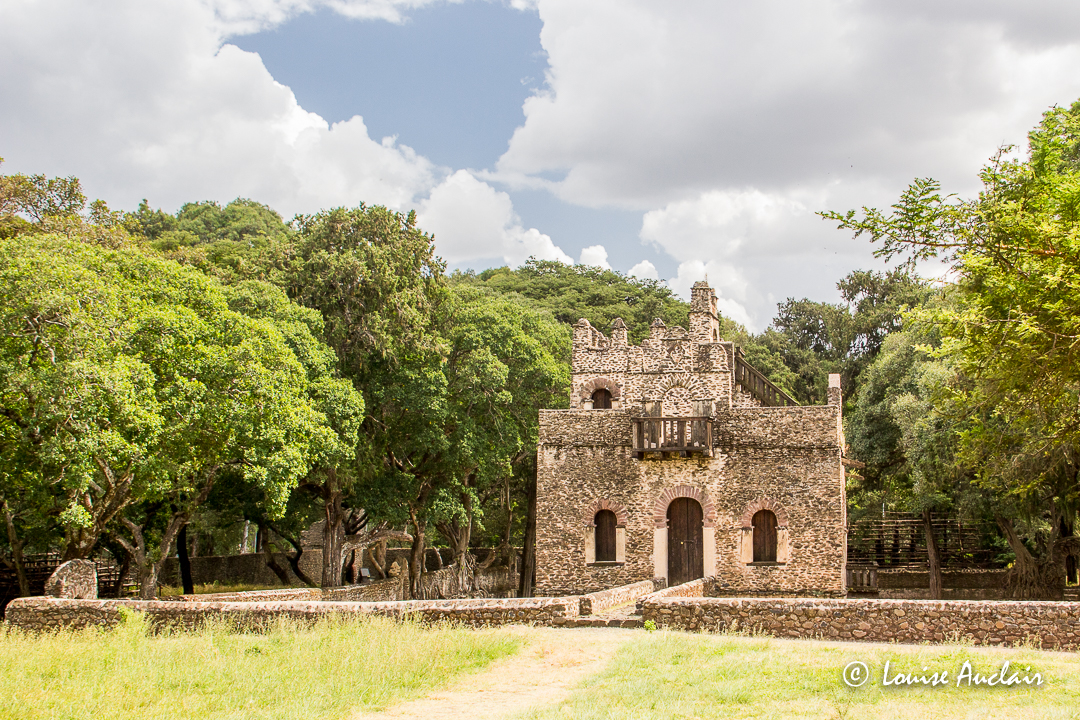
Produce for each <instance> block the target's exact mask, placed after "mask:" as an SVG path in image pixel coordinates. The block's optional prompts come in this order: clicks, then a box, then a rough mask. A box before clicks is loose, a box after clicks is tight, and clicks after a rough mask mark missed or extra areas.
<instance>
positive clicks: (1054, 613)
mask: <svg viewBox="0 0 1080 720" xmlns="http://www.w3.org/2000/svg"><path fill="white" fill-rule="evenodd" d="M687 584H690V583H687ZM677 587H682V586H677ZM672 589H674V588H672ZM642 620H643V621H648V620H652V621H653V622H655V623H656V625H657V627H665V628H671V629H674V630H707V631H713V632H718V631H724V630H736V631H749V632H763V633H765V634H768V635H774V636H776V637H792V638H806V639H825V640H830V639H832V640H861V641H867V642H901V643H923V642H950V641H957V640H962V639H967V640H970V641H972V642H974V643H975V644H976V645H1015V644H1020V643H1023V642H1026V641H1029V640H1031V641H1034V642H1035V643H1036V645H1038V646H1041V647H1043V648H1048V649H1055V650H1076V649H1078V648H1080V606H1078V605H1076V604H1073V603H1062V602H1043V601H1031V602H1001V601H998V602H980V601H974V600H952V601H949V600H945V601H930V600H863V599H858V600H813V599H778V598H772V599H758V598H671V597H667V598H664V597H655V596H650V597H648V598H645V601H644V607H643V608H642Z"/></svg>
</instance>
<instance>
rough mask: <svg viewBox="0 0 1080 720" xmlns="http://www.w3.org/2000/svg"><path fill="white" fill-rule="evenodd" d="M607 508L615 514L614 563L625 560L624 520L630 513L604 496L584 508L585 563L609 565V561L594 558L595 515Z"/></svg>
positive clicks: (627, 518)
mask: <svg viewBox="0 0 1080 720" xmlns="http://www.w3.org/2000/svg"><path fill="white" fill-rule="evenodd" d="M603 510H607V511H609V512H612V513H614V514H615V563H619V564H621V563H625V562H626V522H627V520H629V519H630V514H629V513H628V512H627V511H626V507H625V506H623V505H620V504H618V503H616V502H612V501H611V500H608V499H606V498H600V499H599V500H594V501H593V502H592V503H590V504H589V506H588V507H586V508H585V517H584V520H585V548H584V550H585V564H586V565H611V562H610V561H609V562H597V560H596V542H597V539H596V515H597V513H599V512H601V511H603Z"/></svg>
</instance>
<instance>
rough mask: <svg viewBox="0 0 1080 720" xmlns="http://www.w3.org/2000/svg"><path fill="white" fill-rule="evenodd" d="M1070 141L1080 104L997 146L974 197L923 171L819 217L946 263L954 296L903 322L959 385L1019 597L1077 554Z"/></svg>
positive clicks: (1078, 253)
mask: <svg viewBox="0 0 1080 720" xmlns="http://www.w3.org/2000/svg"><path fill="white" fill-rule="evenodd" d="M1077 148H1080V102H1078V103H1075V104H1074V105H1073V106H1072V107H1071V108H1067V109H1066V108H1053V109H1051V110H1049V111H1047V112H1046V113H1045V114H1044V115H1043V120H1042V122H1041V123H1040V125H1039V126H1038V127H1037V128H1035V129H1034V130H1033V131H1032V132H1031V133H1030V134H1029V144H1028V155H1027V157H1026V158H1018V157H1013V156H1011V155H1010V150H1011V149H1010V148H1003V149H1002V150H1001V151H999V152H998V153H997V154H996V155H995V156H994V157H993V158H992V159H991V161H990V163H989V164H988V165H987V166H986V167H985V168H984V169H983V171H982V173H981V179H982V182H983V190H982V192H981V193H980V194H979V196H978V197H977V198H975V199H971V200H963V199H959V198H957V197H956V196H953V195H942V194H941V192H940V185H939V184H938V183H937V182H936V181H933V180H929V179H922V180H916V181H915V182H914V183H913V184H912V185H911V186H910V187H909V189H908V190H907V192H905V193H904V194H903V195H902V196H901V197H900V199H899V201H898V202H897V203H896V204H895V205H894V206H893V207H892V211H891V212H890V213H883V212H881V211H878V210H875V209H868V208H864V209H863V213H862V215H861V216H859V215H858V214H857V213H856V212H855V211H849V212H847V213H845V214H839V213H825V216H826V217H828V218H831V219H834V220H837V221H839V223H840V226H841V227H844V228H848V229H851V230H853V231H854V232H855V234H856V236H858V235H860V234H868V235H869V236H870V238H871V240H872V241H874V242H879V243H881V247H880V248H879V250H878V254H879V255H882V256H885V257H888V258H904V259H906V261H907V262H908V263H909V264H910V263H914V262H916V261H921V260H926V259H929V258H939V259H942V260H944V261H945V262H947V263H948V264H949V265H950V268H951V275H952V277H954V278H955V284H956V298H957V302H956V304H955V305H952V306H946V307H928V308H924V309H922V310H921V311H919V312H917V313H914V314H913V319H915V320H916V321H917V322H921V323H925V324H927V325H930V326H933V327H935V328H937V329H938V332H940V334H941V337H942V342H941V347H940V348H939V349H938V350H937V351H936V354H937V355H938V356H940V357H943V358H948V359H949V360H950V362H951V363H953V365H954V366H955V367H956V369H957V372H958V373H960V374H961V375H962V376H963V377H965V378H967V380H968V382H967V384H966V385H965V386H963V387H960V388H958V390H957V392H956V394H955V395H954V396H953V397H952V398H950V399H949V402H950V403H951V404H952V405H953V407H954V408H955V410H954V412H955V414H956V415H957V417H958V418H961V419H963V420H964V421H965V427H964V430H963V432H962V434H961V436H960V438H961V445H960V451H961V454H962V459H963V461H964V463H965V464H966V465H967V467H969V468H971V469H972V470H974V471H975V472H977V474H978V480H979V482H980V483H981V484H982V486H983V487H985V488H986V489H988V490H990V491H992V492H994V494H995V496H996V498H997V502H998V511H999V516H998V517H999V524H1000V525H1001V527H1002V530H1003V531H1004V532H1005V533H1006V535H1007V536H1008V537H1009V538H1010V544H1011V545H1012V546H1013V550H1014V551H1015V552H1016V554H1017V571H1018V572H1017V574H1018V575H1020V576H1023V578H1022V581H1023V583H1024V584H1025V585H1026V587H1025V588H1022V589H1021V590H1019V592H1020V593H1022V594H1023V593H1031V594H1041V593H1043V592H1045V591H1046V590H1045V588H1046V583H1059V580H1058V579H1055V580H1053V581H1051V580H1050V578H1051V577H1053V578H1058V577H1059V576H1062V577H1063V574H1064V573H1063V571H1061V567H1060V566H1061V564H1062V563H1063V558H1064V556H1065V555H1067V554H1075V553H1076V551H1077V548H1076V547H1075V546H1076V542H1075V539H1071V537H1070V536H1071V535H1072V526H1073V523H1074V520H1075V515H1076V509H1077V506H1078V493H1080V453H1078V448H1080V410H1078V408H1080V398H1078V396H1080V363H1078V362H1077V361H1078V351H1080V232H1078V229H1080V224H1078V220H1080V161H1078V153H1077ZM937 406H939V407H941V405H940V404H937ZM1017 522H1020V523H1022V525H1023V526H1026V532H1024V531H1025V527H1021V531H1022V532H1024V535H1025V537H1024V538H1021V537H1020V535H1019V534H1018V533H1017V532H1016V523H1017ZM1022 540H1026V541H1027V543H1028V544H1027V545H1025V544H1024V543H1023V542H1022ZM1029 545H1030V546H1031V547H1034V548H1036V558H1037V559H1038V563H1039V568H1038V569H1037V570H1036V569H1035V567H1034V565H1035V564H1036V560H1035V559H1034V558H1031V556H1029V555H1028V554H1027V553H1028V549H1029ZM1059 571H1061V572H1059Z"/></svg>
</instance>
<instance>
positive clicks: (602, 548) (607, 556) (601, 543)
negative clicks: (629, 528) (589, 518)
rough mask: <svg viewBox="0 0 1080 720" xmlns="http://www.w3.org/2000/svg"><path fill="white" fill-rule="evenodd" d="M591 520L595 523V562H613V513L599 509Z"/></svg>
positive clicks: (614, 519) (614, 523) (614, 520)
mask: <svg viewBox="0 0 1080 720" xmlns="http://www.w3.org/2000/svg"><path fill="white" fill-rule="evenodd" d="M593 522H594V523H595V524H596V562H615V525H616V518H615V513H613V512H611V511H610V510H601V511H600V512H598V513H596V517H595V518H593Z"/></svg>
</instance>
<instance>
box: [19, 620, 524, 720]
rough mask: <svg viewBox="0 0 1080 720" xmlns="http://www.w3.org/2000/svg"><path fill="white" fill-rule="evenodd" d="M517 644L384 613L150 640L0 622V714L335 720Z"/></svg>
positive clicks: (140, 634)
mask: <svg viewBox="0 0 1080 720" xmlns="http://www.w3.org/2000/svg"><path fill="white" fill-rule="evenodd" d="M518 645H519V639H518V638H515V637H514V636H513V635H510V634H507V633H500V632H497V631H477V630H467V629H463V628H449V627H441V628H423V627H421V626H419V625H416V624H412V623H397V622H392V621H389V620H385V619H381V618H364V619H349V620H341V619H328V620H323V621H320V622H319V623H318V624H316V625H315V626H314V627H308V628H305V627H302V626H298V625H297V624H295V623H290V622H281V623H279V624H278V625H276V626H275V627H273V628H272V629H270V630H269V631H268V632H266V633H263V634H253V633H238V632H234V631H230V630H228V629H227V628H225V627H223V626H219V627H216V628H208V629H205V630H202V631H200V632H175V633H165V634H162V635H155V634H150V633H147V629H146V626H145V625H144V623H143V622H142V621H141V620H140V619H139V618H138V617H137V616H136V618H135V619H134V620H131V621H128V622H127V623H126V624H125V625H123V626H121V627H120V628H118V629H116V630H112V631H101V630H85V631H78V632H71V631H67V632H59V633H50V634H42V635H30V634H26V633H23V632H20V631H16V630H14V629H11V628H7V627H6V626H3V625H0V718H3V719H4V720H7V719H8V718H11V719H13V720H14V719H15V718H18V720H37V719H38V718H41V719H44V718H49V719H50V720H57V719H60V718H63V719H68V718H70V719H71V720H84V719H85V720H111V719H113V718H117V719H119V718H123V719H125V720H142V719H143V718H185V719H191V720H218V719H219V718H221V719H223V718H275V720H276V719H279V718H280V719H283V720H287V719H291V718H297V719H300V718H303V719H304V720H318V719H321V718H334V719H335V720H338V719H340V718H344V717H346V716H348V715H349V714H350V713H351V712H353V711H356V710H361V709H379V708H383V707H386V706H387V705H388V704H390V703H393V702H398V701H401V700H405V699H409V698H413V697H417V696H421V695H424V694H426V693H428V692H430V691H432V690H434V689H438V688H440V687H442V686H444V685H446V684H447V683H448V682H449V681H450V680H452V679H453V678H455V677H457V676H459V675H461V674H463V673H466V672H470V671H473V670H477V669H480V668H483V667H486V666H487V665H488V664H489V663H491V662H492V661H494V660H497V659H499V658H501V657H505V656H507V655H510V654H513V653H514V652H516V650H517V647H518Z"/></svg>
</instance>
